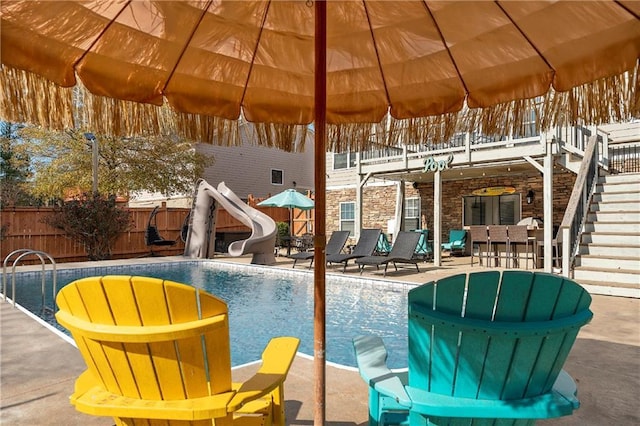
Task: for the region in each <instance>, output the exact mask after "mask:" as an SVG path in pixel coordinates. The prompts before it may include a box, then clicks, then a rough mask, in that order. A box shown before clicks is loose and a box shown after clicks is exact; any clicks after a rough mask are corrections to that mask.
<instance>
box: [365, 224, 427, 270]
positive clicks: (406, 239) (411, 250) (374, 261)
mask: <svg viewBox="0 0 640 426" xmlns="http://www.w3.org/2000/svg"><path fill="white" fill-rule="evenodd" d="M419 240H420V234H418V233H416V232H407V231H400V232H399V233H398V235H397V236H396V240H395V241H394V242H393V247H391V251H390V252H389V254H388V255H387V256H365V257H361V258H358V259H356V265H358V267H359V268H360V274H361V275H362V271H363V270H364V267H365V266H367V265H372V266H375V267H376V268H378V269H379V268H380V265H384V274H383V276H386V275H387V268H388V267H389V264H390V263H393V267H394V268H396V271H397V270H398V266H397V264H398V263H411V264H413V265H415V266H416V270H417V271H418V272H420V269H419V268H418V262H419V261H420V260H419V259H417V258H416V257H415V256H414V254H415V251H416V247H417V246H418V241H419Z"/></svg>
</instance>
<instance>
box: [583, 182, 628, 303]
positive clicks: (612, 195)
mask: <svg viewBox="0 0 640 426" xmlns="http://www.w3.org/2000/svg"><path fill="white" fill-rule="evenodd" d="M589 210H590V211H589V214H588V216H587V222H586V224H585V230H584V233H583V234H582V238H581V241H580V247H579V251H578V255H577V256H576V259H575V269H574V279H575V280H576V281H578V282H580V283H581V284H584V285H586V286H588V287H589V288H590V291H592V292H597V293H601V294H616V295H625V296H631V297H640V173H625V174H617V175H608V176H604V177H601V178H600V179H599V181H598V184H597V187H596V192H595V194H594V195H593V200H592V202H591V206H590V209H589Z"/></svg>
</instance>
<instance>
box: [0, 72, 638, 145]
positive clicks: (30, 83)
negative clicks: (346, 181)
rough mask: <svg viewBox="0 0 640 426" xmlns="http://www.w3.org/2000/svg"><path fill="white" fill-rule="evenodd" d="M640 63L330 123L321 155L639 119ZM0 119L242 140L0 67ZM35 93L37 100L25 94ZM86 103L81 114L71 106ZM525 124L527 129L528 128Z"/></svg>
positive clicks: (293, 139) (258, 128)
mask: <svg viewBox="0 0 640 426" xmlns="http://www.w3.org/2000/svg"><path fill="white" fill-rule="evenodd" d="M639 73H640V71H639V62H638V61H636V63H635V65H634V67H633V68H632V69H630V70H628V71H627V72H625V73H623V74H619V75H616V76H613V77H607V78H603V79H600V80H598V81H595V82H592V83H588V84H585V85H582V86H579V87H577V88H574V89H572V90H569V91H567V92H554V91H549V92H548V93H547V94H546V95H545V96H542V97H538V98H534V99H526V100H516V101H512V102H507V103H503V104H498V105H494V106H490V107H487V108H475V109H466V108H465V109H463V110H462V111H460V112H457V113H450V114H444V115H439V116H433V117H422V118H410V119H404V120H402V119H394V118H391V117H390V116H387V117H386V118H385V119H384V120H383V121H382V122H380V123H345V124H329V125H328V127H327V134H328V143H327V149H328V150H330V151H335V152H345V151H349V150H350V151H360V150H364V149H365V148H366V147H371V146H379V147H380V148H382V147H385V146H397V144H398V143H399V142H401V141H404V142H405V143H410V142H408V141H419V142H420V143H438V142H443V141H447V140H449V139H451V137H452V136H453V135H454V134H456V133H458V132H463V131H465V130H466V129H470V128H475V129H482V132H483V133H484V134H487V135H492V134H497V135H506V134H524V126H525V124H527V123H528V122H530V117H531V112H532V111H534V112H535V117H536V118H537V120H536V122H535V125H536V127H537V130H546V129H549V128H551V127H552V126H554V125H573V124H576V123H589V124H592V125H597V124H604V123H610V122H617V121H625V120H630V119H632V118H638V117H640V76H639ZM0 86H2V88H3V90H2V91H0V118H2V119H4V120H8V121H14V122H29V123H35V124H37V125H41V126H43V127H47V128H50V129H57V130H64V129H67V128H75V127H86V128H91V129H92V130H93V131H94V132H97V133H100V134H104V135H110V136H132V135H145V134H159V133H165V134H169V133H174V134H177V135H179V136H182V137H185V138H187V139H190V140H195V141H200V142H205V143H213V144H216V145H222V146H235V145H239V144H240V143H241V140H242V138H241V137H240V134H241V131H242V129H241V127H244V126H241V125H242V121H241V120H240V121H239V120H228V119H224V118H219V117H209V116H204V115H196V114H188V113H183V112H178V111H175V110H173V109H172V108H171V107H169V106H168V104H167V103H165V104H164V105H163V106H156V105H151V104H139V103H136V102H129V101H122V100H116V99H111V98H106V97H102V96H96V95H93V94H91V93H90V92H89V91H88V90H86V89H85V88H84V87H83V86H82V85H81V84H78V85H76V86H75V87H71V88H64V87H60V86H58V85H56V84H54V83H52V82H50V81H48V80H46V79H44V78H42V77H39V76H37V75H35V74H32V73H29V72H25V71H21V70H17V69H13V68H11V67H7V66H3V67H2V70H1V72H0ZM32 93H36V94H37V96H31V95H30V94H32ZM76 105H84V106H85V108H76V107H75V106H76ZM528 124H531V123H528ZM251 129H252V131H253V132H254V134H255V138H250V140H251V139H253V140H256V141H257V143H258V144H259V145H262V146H269V147H275V148H279V149H283V150H285V151H289V152H295V151H302V150H304V141H305V140H306V133H307V131H308V126H306V125H293V124H277V123H255V124H254V125H253V126H251Z"/></svg>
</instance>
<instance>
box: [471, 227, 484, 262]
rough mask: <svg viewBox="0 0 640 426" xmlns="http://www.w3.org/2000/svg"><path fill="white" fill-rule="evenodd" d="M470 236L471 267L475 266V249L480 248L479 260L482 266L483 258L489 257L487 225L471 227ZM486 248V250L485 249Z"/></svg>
mask: <svg viewBox="0 0 640 426" xmlns="http://www.w3.org/2000/svg"><path fill="white" fill-rule="evenodd" d="M469 236H470V237H471V266H473V255H474V253H475V247H476V246H477V247H478V259H479V261H480V265H482V257H483V253H484V257H486V258H487V261H488V255H489V238H488V237H489V236H488V234H487V227H486V226H485V225H474V226H470V227H469ZM483 246H484V249H483Z"/></svg>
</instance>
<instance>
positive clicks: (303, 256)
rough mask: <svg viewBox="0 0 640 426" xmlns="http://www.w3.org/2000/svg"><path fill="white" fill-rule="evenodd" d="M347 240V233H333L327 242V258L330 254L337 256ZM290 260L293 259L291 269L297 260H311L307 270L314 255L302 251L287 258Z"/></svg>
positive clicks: (310, 252) (311, 264)
mask: <svg viewBox="0 0 640 426" xmlns="http://www.w3.org/2000/svg"><path fill="white" fill-rule="evenodd" d="M347 239H349V231H334V232H333V233H332V234H331V237H330V238H329V241H328V242H327V247H326V253H327V256H329V255H332V254H339V253H340V252H341V251H342V249H343V248H344V245H345V244H346V243H347ZM289 258H290V259H293V268H295V267H296V263H297V262H298V261H299V260H311V263H310V264H309V269H311V267H312V266H313V261H314V259H315V253H314V252H312V251H303V252H299V253H294V254H292V255H290V256H289Z"/></svg>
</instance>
